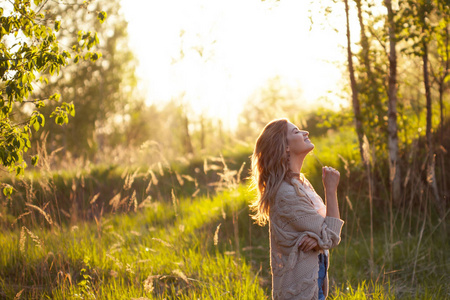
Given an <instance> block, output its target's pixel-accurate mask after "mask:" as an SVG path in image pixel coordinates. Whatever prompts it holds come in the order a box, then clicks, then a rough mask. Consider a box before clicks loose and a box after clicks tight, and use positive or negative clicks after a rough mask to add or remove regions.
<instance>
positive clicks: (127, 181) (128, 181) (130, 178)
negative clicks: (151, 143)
mask: <svg viewBox="0 0 450 300" xmlns="http://www.w3.org/2000/svg"><path fill="white" fill-rule="evenodd" d="M138 172H139V168H138V169H137V170H136V171H134V173H133V174H128V175H127V177H126V178H125V184H124V185H123V189H124V190H125V191H126V190H129V189H131V185H132V184H133V182H134V179H135V178H136V175H137V173H138Z"/></svg>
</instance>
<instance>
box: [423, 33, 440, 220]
mask: <svg viewBox="0 0 450 300" xmlns="http://www.w3.org/2000/svg"><path fill="white" fill-rule="evenodd" d="M422 59H423V83H424V85H425V97H426V99H427V129H426V136H427V145H428V164H427V182H428V184H429V185H430V186H431V190H432V191H433V195H434V201H435V203H436V208H437V210H438V213H439V217H440V218H441V219H443V218H444V216H445V207H444V204H443V202H442V200H441V198H440V196H439V191H438V187H437V183H436V173H435V167H434V165H435V156H434V149H433V133H432V128H433V127H432V125H433V124H432V119H431V115H432V103H431V90H430V80H429V74H428V45H427V43H426V42H423V56H422Z"/></svg>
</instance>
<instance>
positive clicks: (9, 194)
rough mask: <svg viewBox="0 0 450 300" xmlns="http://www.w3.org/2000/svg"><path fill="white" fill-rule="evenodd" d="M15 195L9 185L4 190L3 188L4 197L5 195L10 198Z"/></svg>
mask: <svg viewBox="0 0 450 300" xmlns="http://www.w3.org/2000/svg"><path fill="white" fill-rule="evenodd" d="M12 193H13V187H12V186H10V185H9V184H7V185H6V186H5V187H4V188H3V195H5V196H6V197H10V196H11V195H12Z"/></svg>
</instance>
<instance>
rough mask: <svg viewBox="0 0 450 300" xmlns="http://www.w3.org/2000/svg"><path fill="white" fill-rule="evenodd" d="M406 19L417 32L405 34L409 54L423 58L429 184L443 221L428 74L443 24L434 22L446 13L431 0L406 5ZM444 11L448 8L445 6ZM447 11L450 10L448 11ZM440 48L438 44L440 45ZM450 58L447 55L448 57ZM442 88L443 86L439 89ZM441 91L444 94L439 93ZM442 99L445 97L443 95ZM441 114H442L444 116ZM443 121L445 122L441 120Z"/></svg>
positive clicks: (443, 213) (404, 10) (408, 2)
mask: <svg viewBox="0 0 450 300" xmlns="http://www.w3.org/2000/svg"><path fill="white" fill-rule="evenodd" d="M403 5H404V7H403V16H402V17H403V18H404V19H405V21H408V22H409V23H410V24H413V25H414V29H415V30H408V31H405V33H404V34H405V36H406V37H407V38H410V39H411V40H412V41H413V44H412V46H411V47H410V50H409V54H412V55H413V56H417V57H420V58H421V59H422V76H423V85H424V90H425V99H426V139H427V154H428V155H427V182H428V184H429V185H430V187H431V190H432V191H433V194H434V200H435V204H436V207H437V210H438V212H439V215H440V217H441V218H442V219H443V218H444V217H445V200H443V199H441V197H440V195H439V190H438V186H437V181H436V174H435V152H434V142H433V124H432V103H433V102H432V95H431V82H430V71H429V65H430V61H429V57H430V56H429V48H430V44H431V41H432V39H433V38H435V37H438V39H439V35H436V31H437V29H438V32H439V33H441V32H440V30H439V27H440V23H441V22H442V21H441V22H436V23H437V26H436V25H435V24H433V23H432V21H431V19H433V18H434V17H435V16H436V14H437V15H438V16H439V15H441V14H442V13H444V11H439V10H438V9H437V8H438V7H439V2H438V5H436V4H435V3H434V2H431V1H425V0H421V1H406V2H405V3H403ZM442 8H443V9H444V10H445V5H444V6H442ZM447 10H448V8H447ZM444 20H445V18H444ZM438 46H439V44H438ZM447 55H448V54H447ZM446 72H448V70H446V71H443V72H442V73H443V75H444V78H445V76H446V75H445V73H446ZM439 88H440V89H441V88H442V85H440V87H439ZM440 92H441V91H440ZM440 97H442V95H441V93H440ZM441 114H442V113H441ZM441 122H442V121H441Z"/></svg>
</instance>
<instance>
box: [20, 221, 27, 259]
mask: <svg viewBox="0 0 450 300" xmlns="http://www.w3.org/2000/svg"><path fill="white" fill-rule="evenodd" d="M25 238H26V235H25V226H23V227H22V230H21V231H20V239H19V249H20V252H22V253H25Z"/></svg>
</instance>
